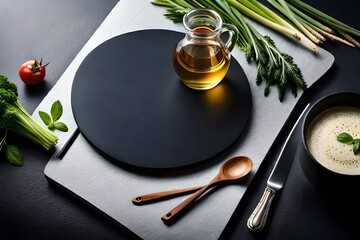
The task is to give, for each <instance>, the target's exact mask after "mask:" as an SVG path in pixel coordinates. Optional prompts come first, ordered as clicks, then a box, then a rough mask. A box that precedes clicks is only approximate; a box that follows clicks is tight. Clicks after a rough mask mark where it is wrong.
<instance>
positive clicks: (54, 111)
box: [51, 100, 63, 122]
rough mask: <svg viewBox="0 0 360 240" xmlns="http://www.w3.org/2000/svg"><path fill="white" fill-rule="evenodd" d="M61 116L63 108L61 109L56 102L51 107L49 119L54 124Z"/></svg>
mask: <svg viewBox="0 0 360 240" xmlns="http://www.w3.org/2000/svg"><path fill="white" fill-rule="evenodd" d="M62 114H63V107H62V105H61V103H60V101H59V100H57V101H55V102H54V103H53V105H52V106H51V117H52V119H53V121H54V122H55V121H56V120H58V119H59V118H60V117H61V115H62Z"/></svg>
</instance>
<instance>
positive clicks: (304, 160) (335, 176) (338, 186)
mask: <svg viewBox="0 0 360 240" xmlns="http://www.w3.org/2000/svg"><path fill="white" fill-rule="evenodd" d="M336 106H349V107H359V108H360V94H359V93H355V92H338V93H333V94H331V95H329V96H326V97H323V98H321V99H320V100H318V101H317V102H316V103H315V104H314V105H313V106H312V107H311V108H310V109H309V111H308V112H307V114H306V115H305V119H304V121H303V125H302V129H301V130H302V134H301V137H302V141H301V147H300V165H301V168H302V170H303V172H304V174H305V176H306V177H307V179H308V180H309V181H310V182H311V183H312V184H313V185H314V186H315V187H317V188H319V190H320V191H322V192H324V193H331V192H333V191H334V190H336V191H337V192H339V191H340V192H342V193H349V194H351V193H353V192H355V191H354V190H355V189H358V188H359V187H360V174H359V175H347V174H342V173H338V172H334V171H332V170H330V169H328V168H326V167H324V166H323V165H321V164H320V163H319V162H318V161H317V160H316V159H315V158H314V157H313V155H312V154H311V153H310V151H309V149H308V146H307V143H306V134H307V131H308V128H309V125H310V123H311V121H312V120H313V119H314V118H315V117H316V116H318V115H319V114H320V113H322V112H323V111H325V110H327V109H329V108H332V107H336ZM359 161H360V160H359Z"/></svg>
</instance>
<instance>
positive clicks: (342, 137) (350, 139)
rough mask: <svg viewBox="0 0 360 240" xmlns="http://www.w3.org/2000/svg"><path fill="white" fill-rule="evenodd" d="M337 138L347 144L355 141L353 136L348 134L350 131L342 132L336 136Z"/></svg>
mask: <svg viewBox="0 0 360 240" xmlns="http://www.w3.org/2000/svg"><path fill="white" fill-rule="evenodd" d="M336 139H337V140H338V141H339V142H342V143H345V144H352V143H353V140H354V139H353V137H352V136H351V135H350V134H348V133H345V132H343V133H340V134H339V135H337V136H336Z"/></svg>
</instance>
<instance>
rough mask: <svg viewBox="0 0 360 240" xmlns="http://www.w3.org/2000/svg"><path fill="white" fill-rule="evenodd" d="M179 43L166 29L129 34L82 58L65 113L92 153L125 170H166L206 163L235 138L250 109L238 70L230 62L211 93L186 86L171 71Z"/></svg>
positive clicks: (245, 83) (247, 90)
mask: <svg viewBox="0 0 360 240" xmlns="http://www.w3.org/2000/svg"><path fill="white" fill-rule="evenodd" d="M183 37H184V34H183V33H179V32H174V31H169V30H141V31H136V32H130V33H126V34H123V35H119V36H116V37H114V38H112V39H109V40H107V41H106V42H104V43H102V44H101V45H99V46H98V47H96V48H95V49H94V50H93V51H92V52H90V53H89V55H88V56H87V57H86V58H85V59H84V61H83V62H82V63H81V65H80V67H79V69H78V70H77V72H76V74H75V78H74V82H73V86H72V93H71V98H72V99H71V102H72V110H73V114H74V117H75V120H76V123H77V125H78V127H79V129H80V132H81V133H82V134H83V135H84V137H85V138H86V139H87V140H88V141H90V143H92V144H93V145H94V146H95V147H96V148H98V149H99V150H100V151H102V152H103V153H105V154H106V155H108V156H110V157H111V158H113V159H115V160H118V161H120V162H122V163H125V164H129V165H131V166H136V167H141V168H148V169H170V168H178V167H185V166H188V165H191V164H195V163H199V162H202V161H205V160H207V159H210V158H212V157H214V156H216V155H217V154H219V153H220V152H222V151H223V150H225V149H226V148H228V147H229V146H231V145H232V143H234V142H235V141H236V140H237V139H238V138H239V136H240V135H241V133H242V131H243V130H244V128H245V126H246V124H247V122H248V119H249V116H250V113H251V105H252V101H251V100H252V99H251V90H250V86H249V83H248V80H247V78H246V76H245V74H244V72H243V70H242V68H241V67H240V65H239V64H238V62H237V61H236V60H235V59H234V58H232V59H231V64H230V69H229V71H228V74H227V75H226V77H225V79H224V80H223V81H222V82H221V83H220V84H219V85H218V86H216V87H215V88H213V89H211V90H207V91H198V90H192V89H190V88H188V87H186V86H185V85H184V84H183V83H182V82H181V81H180V80H179V79H178V77H177V76H176V73H175V71H174V70H173V67H172V50H173V48H174V47H175V45H176V44H177V43H178V42H179V41H180V40H181V39H182V38H183Z"/></svg>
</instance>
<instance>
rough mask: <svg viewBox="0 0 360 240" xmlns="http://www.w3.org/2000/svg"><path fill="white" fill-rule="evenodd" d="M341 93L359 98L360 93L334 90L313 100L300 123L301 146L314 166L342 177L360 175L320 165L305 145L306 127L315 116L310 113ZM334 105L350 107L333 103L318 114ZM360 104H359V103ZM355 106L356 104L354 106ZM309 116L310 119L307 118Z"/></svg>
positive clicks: (359, 175)
mask: <svg viewBox="0 0 360 240" xmlns="http://www.w3.org/2000/svg"><path fill="white" fill-rule="evenodd" d="M341 95H345V96H346V95H351V96H354V97H357V98H359V99H360V93H357V92H354V91H340V92H334V93H331V94H328V95H326V96H323V97H321V98H320V99H318V100H317V101H315V102H314V104H313V105H312V106H311V107H310V108H309V110H308V111H307V112H306V114H305V116H304V121H303V123H302V126H301V140H302V145H303V148H304V150H305V151H306V154H307V155H308V156H309V158H310V159H311V161H313V162H314V163H315V164H316V166H319V167H320V168H321V169H323V170H325V171H327V172H329V173H332V174H335V175H338V176H344V177H360V173H359V174H344V173H340V172H336V171H333V170H331V169H329V168H327V167H326V166H324V165H322V164H321V163H320V162H319V161H318V160H317V159H316V158H315V157H314V156H313V155H312V153H311V152H310V150H309V148H308V146H307V142H306V133H307V128H308V127H309V125H310V123H311V122H312V120H314V118H315V117H313V118H311V114H313V112H314V111H317V108H319V106H321V104H322V103H324V102H326V101H329V99H332V98H336V97H339V96H341ZM336 106H350V107H352V106H351V105H347V104H339V105H335V106H330V107H326V108H324V109H322V110H320V111H319V113H318V114H317V115H319V114H321V113H322V112H324V111H325V110H327V109H330V108H332V107H336ZM359 106H360V105H359ZM355 107H356V106H355ZM309 118H311V119H309Z"/></svg>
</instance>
